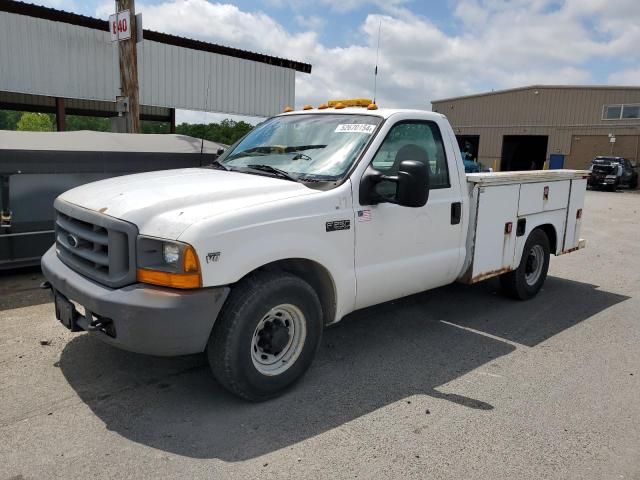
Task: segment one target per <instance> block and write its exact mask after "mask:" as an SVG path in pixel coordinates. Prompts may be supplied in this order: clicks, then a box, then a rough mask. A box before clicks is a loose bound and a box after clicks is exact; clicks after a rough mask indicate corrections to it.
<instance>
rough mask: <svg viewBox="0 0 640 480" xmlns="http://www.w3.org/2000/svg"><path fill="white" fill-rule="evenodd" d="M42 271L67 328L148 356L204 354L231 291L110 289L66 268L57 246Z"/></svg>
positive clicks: (139, 285)
mask: <svg viewBox="0 0 640 480" xmlns="http://www.w3.org/2000/svg"><path fill="white" fill-rule="evenodd" d="M42 271H43V273H44V276H45V277H46V278H47V280H48V281H49V283H50V284H51V286H52V288H53V293H54V296H55V299H56V317H58V319H59V320H61V321H63V323H64V324H65V325H66V326H67V327H68V328H72V329H74V330H75V329H83V330H87V331H89V333H91V334H92V335H95V336H96V337H97V338H99V339H100V340H102V341H104V342H106V343H109V344H111V345H113V346H115V347H118V348H122V349H124V350H129V351H131V352H137V353H145V354H149V355H161V356H175V355H188V354H192V353H200V352H203V351H204V349H205V347H206V346H207V341H208V340H209V335H210V334H211V329H212V328H213V324H214V322H215V320H216V318H217V316H218V313H219V312H220V309H221V308H222V305H223V304H224V301H225V300H226V298H227V296H228V294H229V290H230V289H229V287H226V286H224V287H213V288H201V289H197V290H176V289H171V288H162V287H155V286H151V285H146V284H142V283H137V284H133V285H129V286H126V287H123V288H118V289H112V288H108V287H105V286H103V285H100V284H99V283H96V282H93V281H92V280H89V279H88V278H86V277H84V276H82V275H80V274H78V273H76V272H75V271H74V270H72V269H70V268H69V267H67V266H66V265H65V264H64V263H62V261H60V259H59V258H58V256H57V254H56V250H55V246H53V247H51V248H50V249H49V250H48V251H47V253H45V255H44V256H43V257H42ZM69 301H71V302H73V303H70V302H69ZM76 305H79V306H81V307H83V308H84V312H82V309H77V308H76ZM69 308H71V311H69Z"/></svg>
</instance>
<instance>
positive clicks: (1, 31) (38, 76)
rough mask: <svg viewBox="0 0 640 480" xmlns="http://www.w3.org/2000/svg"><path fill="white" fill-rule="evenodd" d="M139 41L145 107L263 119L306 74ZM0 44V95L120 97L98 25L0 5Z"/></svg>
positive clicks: (113, 54)
mask: <svg viewBox="0 0 640 480" xmlns="http://www.w3.org/2000/svg"><path fill="white" fill-rule="evenodd" d="M143 36H144V40H143V41H142V43H141V44H140V45H139V47H138V69H139V75H140V104H141V105H144V106H147V107H162V108H179V109H186V110H202V111H215V112H222V113H230V114H239V115H250V116H261V117H265V116H271V115H274V114H276V113H279V112H281V111H282V109H283V107H284V106H286V105H291V104H293V103H294V100H295V73H296V72H304V73H310V72H311V65H309V64H306V63H301V62H296V61H292V60H286V59H283V58H278V57H272V56H269V55H264V54H259V53H255V52H248V51H244V50H239V49H234V48H230V47H224V46H221V45H215V44H210V43H206V42H201V41H197V40H192V39H188V38H183V37H177V36H174V35H167V34H163V33H158V32H153V31H148V30H145V31H144V35H143ZM0 45H2V46H3V47H2V49H0V72H2V74H1V75H0V92H10V93H13V94H26V95H33V96H46V97H60V98H66V99H78V100H90V101H95V102H109V103H113V102H114V101H115V98H116V96H117V95H119V94H120V90H119V75H118V51H117V47H116V45H115V44H113V43H112V42H111V39H110V34H109V31H108V22H106V21H104V20H99V19H95V18H91V17H85V16H83V15H76V14H73V13H68V12H62V11H59V10H55V9H51V8H46V7H39V6H35V5H29V4H26V3H22V2H12V1H0ZM96 105H97V106H99V107H100V108H99V109H97V110H101V109H105V110H108V108H107V106H106V105H98V104H96ZM66 106H67V107H68V108H69V109H70V110H71V105H70V103H69V101H67V102H66ZM114 109H115V106H114ZM69 113H71V111H69ZM162 113H165V112H162ZM162 113H161V114H160V115H159V116H160V117H164V118H166V116H165V115H163V114H162Z"/></svg>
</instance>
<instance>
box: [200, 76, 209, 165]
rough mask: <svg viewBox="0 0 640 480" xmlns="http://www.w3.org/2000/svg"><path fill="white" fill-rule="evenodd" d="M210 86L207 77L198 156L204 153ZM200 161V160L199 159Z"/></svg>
mask: <svg viewBox="0 0 640 480" xmlns="http://www.w3.org/2000/svg"><path fill="white" fill-rule="evenodd" d="M210 86H211V77H209V83H208V84H207V92H206V94H205V96H204V108H205V111H204V118H203V122H202V136H201V138H200V156H201V157H202V155H203V153H204V134H205V131H206V130H207V109H208V108H209V87H210ZM200 161H202V160H200Z"/></svg>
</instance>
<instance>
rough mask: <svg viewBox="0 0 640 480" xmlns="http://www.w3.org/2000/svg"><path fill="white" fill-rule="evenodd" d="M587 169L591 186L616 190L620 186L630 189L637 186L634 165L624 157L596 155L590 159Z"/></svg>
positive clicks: (636, 173)
mask: <svg viewBox="0 0 640 480" xmlns="http://www.w3.org/2000/svg"><path fill="white" fill-rule="evenodd" d="M589 170H591V176H590V177H589V182H588V185H589V186H590V187H592V188H607V189H609V190H616V189H617V188H618V187H622V186H625V187H627V188H630V189H633V188H636V187H637V186H638V172H637V171H636V167H635V166H634V165H632V164H631V162H630V161H629V160H627V159H626V158H622V157H605V156H598V157H596V158H594V159H593V160H592V162H591V167H589Z"/></svg>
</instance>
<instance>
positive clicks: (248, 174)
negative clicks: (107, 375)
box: [42, 105, 588, 401]
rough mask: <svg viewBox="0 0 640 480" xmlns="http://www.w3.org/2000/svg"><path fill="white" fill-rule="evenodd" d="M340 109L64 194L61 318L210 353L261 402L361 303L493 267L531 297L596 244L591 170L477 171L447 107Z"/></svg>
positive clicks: (120, 338) (164, 350) (125, 344)
mask: <svg viewBox="0 0 640 480" xmlns="http://www.w3.org/2000/svg"><path fill="white" fill-rule="evenodd" d="M341 107H343V105H337V106H336V107H334V108H326V106H323V108H319V109H309V110H304V111H299V112H290V113H285V114H283V115H279V116H276V117H274V118H271V119H269V120H267V121H265V122H263V123H261V124H260V125H258V126H257V127H256V128H255V129H254V130H252V131H251V132H250V133H249V134H248V135H247V136H245V137H244V138H243V139H242V140H240V141H239V142H238V143H237V144H236V145H234V146H232V147H231V148H229V149H228V150H227V151H226V152H224V154H223V155H222V156H221V157H220V158H219V159H218V161H217V162H216V163H215V164H214V165H212V166H211V167H210V168H193V169H182V170H168V171H159V172H152V173H144V174H136V175H129V176H123V177H118V178H111V179H108V180H103V181H99V182H95V183H91V184H87V185H84V186H81V187H78V188H74V189H73V190H70V191H67V192H66V193H64V194H62V195H61V196H60V197H58V198H57V199H56V201H55V205H54V206H55V210H56V215H57V219H56V243H55V245H54V246H53V247H52V248H51V249H50V250H49V251H48V252H47V253H46V255H45V256H44V257H43V259H42V269H43V272H44V274H45V276H46V278H47V280H48V282H49V283H50V285H51V287H52V290H53V293H54V298H55V310H56V317H57V318H58V319H59V320H60V321H61V322H62V323H63V324H64V325H65V326H66V327H67V328H69V329H71V330H73V331H79V330H87V331H89V332H90V334H92V335H95V336H96V337H97V338H100V339H102V340H104V341H105V342H108V343H110V344H112V345H114V346H116V347H120V348H123V349H126V350H130V351H134V352H140V353H146V354H152V355H165V356H170V355H183V354H193V353H198V352H206V353H207V357H208V359H209V363H210V365H211V369H212V371H213V374H214V376H215V378H216V379H217V380H218V381H219V382H220V383H221V384H222V385H223V386H224V387H226V388H227V389H229V390H230V391H231V392H233V393H235V394H237V395H239V396H240V397H243V398H245V399H248V400H254V401H257V400H264V399H266V398H269V397H272V396H275V395H277V394H278V393H279V392H281V391H282V390H283V389H284V388H286V387H287V386H289V385H291V384H292V383H293V382H294V381H295V380H297V379H298V378H299V377H300V376H301V375H302V374H303V373H304V372H305V370H307V368H308V367H309V365H310V364H311V361H312V359H313V356H314V354H315V352H316V350H317V348H318V344H319V342H320V337H321V335H322V330H323V327H324V326H326V325H329V324H332V323H335V322H338V321H339V320H341V319H342V318H343V317H344V316H345V315H347V314H348V313H350V312H353V311H354V310H357V309H361V308H364V307H368V306H370V305H374V304H377V303H381V302H386V301H389V300H392V299H395V298H399V297H403V296H406V295H411V294H414V293H417V292H421V291H424V290H428V289H432V288H437V287H440V286H442V285H446V284H448V283H451V282H455V281H462V282H467V283H474V282H478V281H480V280H484V279H486V278H489V277H493V276H498V275H499V276H500V280H501V283H502V285H503V287H504V290H505V291H506V293H507V294H509V295H510V296H512V297H515V298H518V299H522V300H524V299H528V298H530V297H533V296H534V295H536V293H537V292H538V291H539V290H540V288H541V286H542V284H543V282H544V281H545V278H546V275H547V269H548V266H549V256H550V253H553V254H555V255H560V254H563V253H567V252H571V251H574V250H577V249H579V248H582V247H583V246H584V241H583V240H581V239H580V237H579V234H580V224H581V217H582V208H583V202H584V195H585V189H586V182H587V177H588V172H586V171H575V170H555V171H553V170H546V171H530V172H499V173H478V174H470V175H466V174H465V172H464V166H463V163H462V161H461V156H460V151H459V149H458V146H457V143H456V138H455V135H454V132H453V130H452V129H451V126H450V125H449V123H448V121H447V119H446V117H445V116H443V115H441V114H438V113H433V112H427V111H417V110H390V109H377V108H375V106H371V107H370V108H369V109H368V108H357V107H354V108H351V107H347V108H341Z"/></svg>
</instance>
